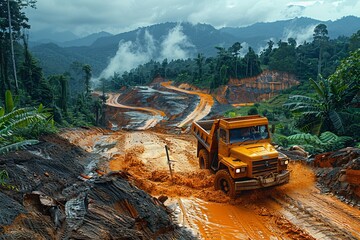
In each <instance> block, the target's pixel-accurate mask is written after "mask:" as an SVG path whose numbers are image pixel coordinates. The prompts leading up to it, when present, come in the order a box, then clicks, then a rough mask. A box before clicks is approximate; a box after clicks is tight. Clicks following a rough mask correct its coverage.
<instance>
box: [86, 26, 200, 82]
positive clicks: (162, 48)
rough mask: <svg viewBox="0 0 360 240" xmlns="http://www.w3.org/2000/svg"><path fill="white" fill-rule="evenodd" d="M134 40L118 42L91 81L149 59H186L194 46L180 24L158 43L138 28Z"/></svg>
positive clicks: (128, 69) (125, 69) (135, 65)
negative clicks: (114, 52) (110, 55)
mask: <svg viewBox="0 0 360 240" xmlns="http://www.w3.org/2000/svg"><path fill="white" fill-rule="evenodd" d="M137 35H138V36H137V40H136V41H135V42H130V41H127V42H124V41H120V42H119V47H118V50H117V52H116V54H115V56H114V57H113V58H111V59H110V62H109V64H108V66H107V67H106V68H105V69H104V70H103V71H102V72H101V74H100V75H99V77H97V78H93V79H92V83H93V84H94V85H95V86H96V85H97V84H98V82H99V80H100V79H102V78H105V79H108V78H110V77H112V76H113V75H114V73H115V72H116V73H119V74H120V75H121V74H122V73H124V72H125V71H130V70H131V69H133V68H136V67H137V66H139V65H141V64H145V63H147V62H149V61H150V60H151V59H154V60H156V61H159V62H160V61H162V60H164V59H165V58H167V59H168V60H175V59H187V58H189V57H191V56H192V52H193V50H195V46H194V45H193V44H192V43H190V41H189V40H188V38H187V36H186V35H185V34H184V33H183V29H182V26H181V25H177V26H176V27H174V28H173V29H171V30H170V31H169V32H168V34H167V35H166V36H165V38H164V39H163V40H162V41H161V42H160V43H158V42H157V41H156V40H154V38H153V36H152V35H151V33H150V32H149V31H148V30H145V31H144V30H139V31H138V33H137ZM159 52H160V57H157V58H156V57H155V56H156V55H157V56H159V54H158V53H159Z"/></svg>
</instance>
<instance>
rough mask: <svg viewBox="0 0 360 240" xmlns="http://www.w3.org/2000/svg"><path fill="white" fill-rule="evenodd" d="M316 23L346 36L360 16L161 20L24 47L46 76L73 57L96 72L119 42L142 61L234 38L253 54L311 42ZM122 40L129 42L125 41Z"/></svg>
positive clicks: (207, 50)
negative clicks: (218, 23)
mask: <svg viewBox="0 0 360 240" xmlns="http://www.w3.org/2000/svg"><path fill="white" fill-rule="evenodd" d="M320 23H324V24H325V25H326V26H327V30H328V32H329V37H330V38H337V37H339V36H347V37H349V36H351V35H352V34H354V33H355V32H357V31H358V30H360V18H358V17H354V16H348V17H343V18H341V19H339V20H336V21H319V20H315V19H311V18H303V17H301V18H294V19H291V20H283V21H276V22H269V23H256V24H253V25H251V26H247V27H225V28H221V29H216V28H214V27H213V26H211V25H209V24H191V23H176V22H167V23H160V24H155V25H151V26H147V27H142V28H138V29H136V30H133V31H129V32H124V33H119V34H115V35H112V34H110V33H106V32H100V33H96V34H91V35H89V36H87V37H85V38H79V39H73V40H71V41H63V42H58V41H49V39H48V40H47V41H48V43H39V42H32V43H31V44H30V47H31V51H32V53H33V54H34V56H35V57H36V58H37V59H39V60H40V64H41V67H42V68H43V69H44V72H45V74H46V75H49V74H61V73H64V72H65V71H67V70H68V69H69V66H70V64H71V63H72V62H74V61H78V62H81V63H84V64H85V63H86V64H90V65H91V66H92V70H93V74H94V75H98V74H100V72H101V71H102V70H103V69H104V68H105V67H106V66H107V65H108V64H109V62H110V60H111V58H113V57H114V56H115V54H116V53H117V52H120V50H119V46H122V47H124V46H127V48H128V49H126V51H127V52H133V53H134V54H135V55H136V54H142V56H144V55H146V56H147V58H146V59H155V60H159V61H161V58H168V60H171V59H174V58H179V57H180V58H187V57H194V56H195V55H196V54H197V53H203V54H204V55H205V56H207V57H209V56H214V55H215V54H216V51H217V50H216V49H215V46H221V47H226V48H227V47H229V46H231V45H232V44H233V43H235V42H240V43H241V44H242V46H243V50H244V51H246V52H247V48H248V47H249V46H251V47H252V48H253V49H254V50H255V51H257V52H259V51H260V50H261V49H262V48H264V47H266V43H267V42H268V41H269V40H272V41H274V42H275V43H276V42H277V41H279V40H283V41H287V39H288V38H290V37H292V38H294V39H296V41H297V43H298V44H302V43H303V42H304V41H312V34H313V30H314V27H315V26H316V25H318V24H320ZM33 35H35V34H33ZM69 35H71V34H69ZM30 36H32V35H30ZM35 39H36V38H35ZM58 39H59V38H58ZM30 40H31V39H30ZM127 42H128V43H129V44H127V45H126V44H125V43H127ZM119 44H120V45H119ZM181 51H182V52H181ZM179 53H182V54H179Z"/></svg>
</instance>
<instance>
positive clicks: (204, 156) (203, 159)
mask: <svg viewBox="0 0 360 240" xmlns="http://www.w3.org/2000/svg"><path fill="white" fill-rule="evenodd" d="M199 166H200V168H201V169H209V168H210V161H209V153H208V151H207V150H206V149H201V150H200V152H199Z"/></svg>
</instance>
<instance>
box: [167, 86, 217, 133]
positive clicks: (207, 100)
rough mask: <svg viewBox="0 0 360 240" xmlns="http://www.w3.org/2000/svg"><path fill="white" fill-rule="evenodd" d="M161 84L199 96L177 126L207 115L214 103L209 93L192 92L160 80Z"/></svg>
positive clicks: (182, 125)
mask: <svg viewBox="0 0 360 240" xmlns="http://www.w3.org/2000/svg"><path fill="white" fill-rule="evenodd" d="M161 85H162V86H163V87H166V88H167V89H172V90H174V91H178V92H183V93H187V94H192V95H198V96H199V97H200V103H199V104H198V105H197V106H196V108H195V109H194V111H193V112H192V113H191V114H189V115H188V116H187V117H186V118H185V119H184V120H183V121H181V122H180V123H178V124H177V127H184V126H186V125H188V124H190V123H191V122H193V121H198V120H200V119H202V118H203V117H205V116H206V115H208V114H209V113H210V111H211V107H212V106H213V105H214V99H213V97H212V96H211V95H209V94H206V93H201V92H193V91H188V90H185V89H181V88H177V87H175V86H171V82H162V83H161Z"/></svg>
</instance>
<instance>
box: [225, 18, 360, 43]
mask: <svg viewBox="0 0 360 240" xmlns="http://www.w3.org/2000/svg"><path fill="white" fill-rule="evenodd" d="M320 23H323V24H325V25H326V26H327V29H328V31H329V37H330V38H332V39H334V38H337V37H339V36H351V35H352V34H353V33H354V32H356V31H358V30H359V29H360V18H358V17H354V16H347V17H343V18H341V19H339V20H336V21H331V20H329V21H319V20H315V19H312V18H305V17H301V18H294V19H291V20H284V21H277V22H269V23H255V24H253V25H251V26H248V27H238V28H235V27H225V28H222V29H220V31H221V32H222V33H228V34H230V35H232V36H234V37H236V38H237V39H238V41H240V42H247V43H249V44H250V45H251V46H252V47H254V48H255V49H256V46H258V47H261V46H263V45H264V41H266V40H267V39H271V38H273V39H275V40H279V39H282V40H287V39H288V38H290V37H292V38H295V39H297V42H298V43H300V44H302V43H303V42H302V41H299V40H307V41H308V40H310V41H311V40H312V39H309V38H311V37H312V35H311V34H312V33H313V29H314V27H315V26H316V25H318V24H320ZM273 41H274V40H273Z"/></svg>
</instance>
